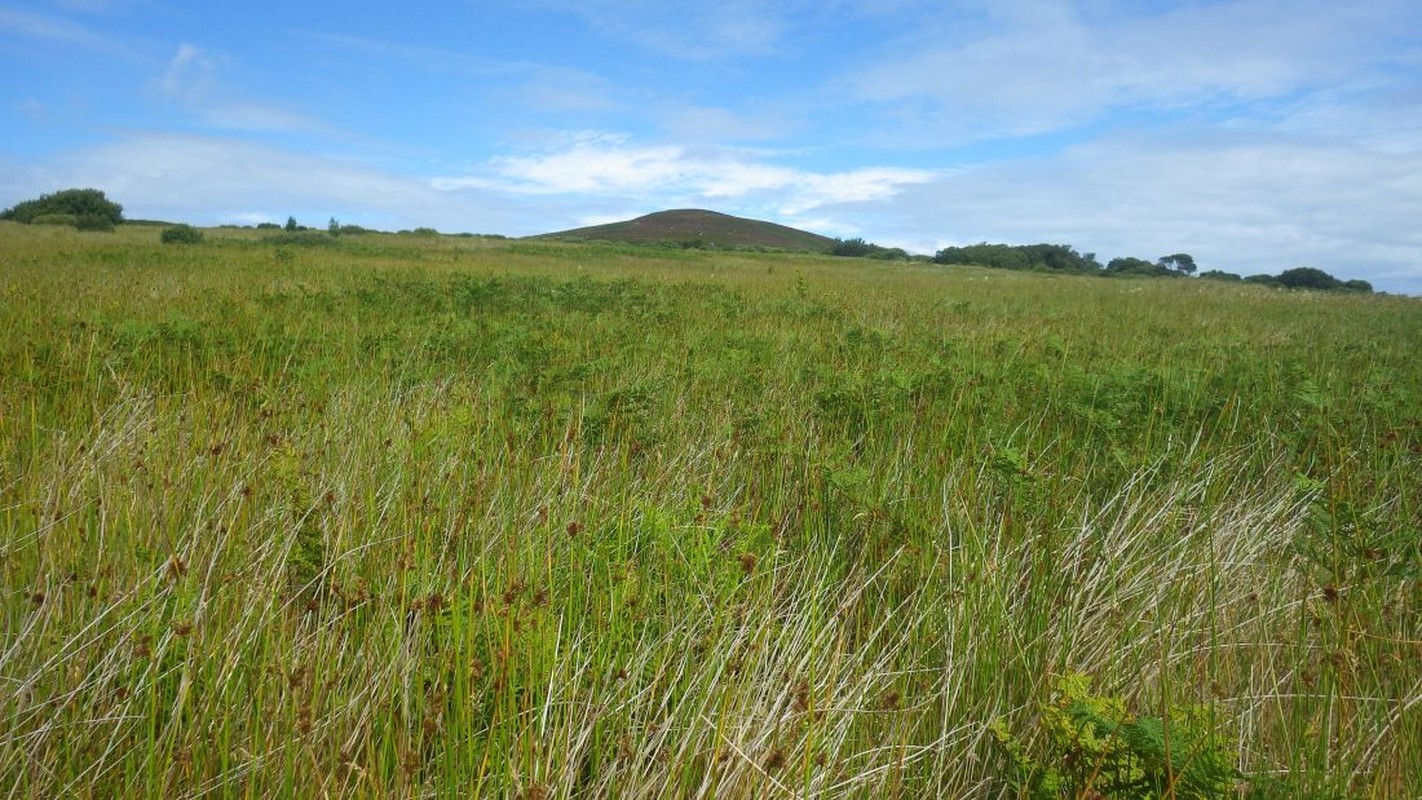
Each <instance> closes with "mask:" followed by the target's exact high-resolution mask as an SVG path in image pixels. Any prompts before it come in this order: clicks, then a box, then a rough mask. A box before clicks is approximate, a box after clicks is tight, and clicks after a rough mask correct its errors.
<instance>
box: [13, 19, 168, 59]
mask: <svg viewBox="0 0 1422 800" xmlns="http://www.w3.org/2000/svg"><path fill="white" fill-rule="evenodd" d="M0 36H11V37H18V38H20V39H23V40H28V41H36V42H43V43H47V44H52V45H62V46H65V47H77V48H80V49H83V50H87V51H90V52H94V53H99V54H101V55H108V56H115V57H119V58H124V59H129V60H147V57H146V56H145V55H144V54H143V53H142V52H140V51H139V50H137V49H136V48H134V47H132V46H131V45H129V44H128V43H127V42H125V41H124V40H122V39H121V38H119V37H115V36H109V35H106V34H103V33H100V32H99V31H97V30H94V29H93V28H91V27H89V26H87V25H81V24H79V23H77V22H74V21H72V20H69V19H66V18H64V17H60V16H55V15H52V14H42V13H37V12H33V11H17V10H15V9H13V8H3V7H0Z"/></svg>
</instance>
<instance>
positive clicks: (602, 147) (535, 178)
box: [440, 132, 934, 215]
mask: <svg viewBox="0 0 1422 800" xmlns="http://www.w3.org/2000/svg"><path fill="white" fill-rule="evenodd" d="M765 158H766V154H764V153H759V152H754V151H746V150H737V149H730V148H722V147H688V146H685V145H679V144H655V145H646V144H636V143H634V142H632V141H631V140H630V139H628V138H627V137H625V136H618V135H610V134H601V133H594V132H584V133H581V134H576V135H574V136H572V137H571V138H570V139H569V140H568V141H567V142H565V143H564V144H563V145H562V146H561V147H558V148H555V149H551V150H548V151H544V152H539V153H534V154H529V155H518V156H503V157H499V158H496V159H493V160H492V161H491V162H490V165H489V166H490V172H491V174H490V175H488V176H482V175H476V176H472V177H467V178H451V179H445V180H444V181H443V182H442V183H441V184H440V185H442V186H449V187H455V186H477V187H482V188H495V187H497V188H499V189H502V190H503V191H507V192H510V193H515V194H529V195H564V194H585V195H602V196H641V197H644V198H648V199H649V200H650V199H653V198H655V199H658V200H662V201H664V202H663V204H664V205H670V204H678V203H683V202H687V201H692V200H695V201H702V202H705V201H725V200H737V201H742V202H753V203H755V204H756V205H758V206H760V207H763V208H774V209H775V210H776V212H777V213H778V214H781V215H798V214H803V213H805V212H807V211H811V210H813V209H815V208H819V207H821V206H825V205H832V204H838V203H850V202H857V203H868V202H876V201H883V200H887V199H889V198H892V197H893V196H894V195H895V194H896V193H898V192H899V191H900V190H901V189H902V188H903V187H905V186H910V185H913V184H919V183H925V182H927V181H929V180H931V179H932V178H933V177H934V173H933V172H931V171H928V170H915V169H900V168H888V167H871V168H863V169H853V170H845V171H837V172H814V171H809V170H802V169H795V168H791V167H785V166H780V165H777V164H773V163H768V162H767V161H766V160H765Z"/></svg>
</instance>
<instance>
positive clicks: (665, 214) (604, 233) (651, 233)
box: [534, 209, 834, 252]
mask: <svg viewBox="0 0 1422 800" xmlns="http://www.w3.org/2000/svg"><path fill="white" fill-rule="evenodd" d="M534 238H545V239H582V240H592V239H601V240H606V241H613V242H639V243H651V242H692V241H695V242H700V243H702V244H705V245H708V246H716V247H722V248H732V247H763V248H771V249H779V250H807V251H812V252H825V251H827V250H829V249H830V248H831V247H833V246H834V240H833V239H831V238H829V237H827V236H821V235H819V234H816V233H810V232H808V231H802V230H798V229H796V228H790V227H786V226H784V225H777V224H775V223H773V222H764V221H762V220H754V219H745V218H743V217H733V216H730V215H729V214H720V213H717V212H715V211H698V210H694V209H681V210H675V211H659V212H657V213H655V214H648V215H646V216H644V217H638V218H636V219H632V220H627V221H625V222H614V223H610V224H607V225H594V226H592V227H588V228H577V229H575V230H570V231H562V232H559V233H549V234H544V235H543V236H540V237H534Z"/></svg>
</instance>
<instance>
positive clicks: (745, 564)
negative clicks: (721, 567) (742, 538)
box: [736, 553, 756, 577]
mask: <svg viewBox="0 0 1422 800" xmlns="http://www.w3.org/2000/svg"><path fill="white" fill-rule="evenodd" d="M736 560H737V561H739V562H741V572H744V573H745V574H746V576H747V577H749V576H750V575H752V574H754V573H755V562H756V556H755V553H741V554H740V555H738V556H736Z"/></svg>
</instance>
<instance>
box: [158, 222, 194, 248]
mask: <svg viewBox="0 0 1422 800" xmlns="http://www.w3.org/2000/svg"><path fill="white" fill-rule="evenodd" d="M160 239H161V240H162V242H163V244H201V243H202V231H200V230H198V229H197V228H194V227H193V226H191V225H173V226H172V227H168V228H164V229H163V234H162V236H161V237H160Z"/></svg>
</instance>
